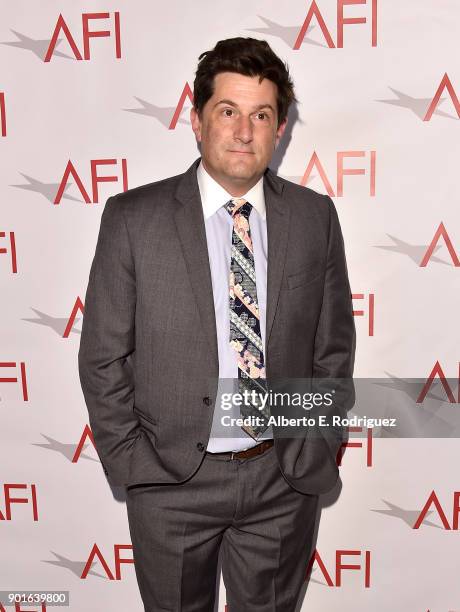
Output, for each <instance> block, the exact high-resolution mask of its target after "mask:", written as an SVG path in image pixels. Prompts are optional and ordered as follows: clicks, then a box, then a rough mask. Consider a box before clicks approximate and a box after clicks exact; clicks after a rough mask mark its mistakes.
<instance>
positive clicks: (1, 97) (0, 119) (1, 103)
mask: <svg viewBox="0 0 460 612" xmlns="http://www.w3.org/2000/svg"><path fill="white" fill-rule="evenodd" d="M0 130H1V131H0V133H1V135H2V136H6V108H5V94H4V93H3V91H0Z"/></svg>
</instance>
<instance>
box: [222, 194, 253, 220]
mask: <svg viewBox="0 0 460 612" xmlns="http://www.w3.org/2000/svg"><path fill="white" fill-rule="evenodd" d="M225 209H226V211H227V212H228V214H229V215H231V216H232V217H234V216H235V215H236V214H239V215H243V217H245V218H246V219H249V215H250V214H251V210H252V204H250V203H249V202H247V201H246V200H245V199H244V198H233V199H232V200H229V201H228V202H227V203H226V204H225Z"/></svg>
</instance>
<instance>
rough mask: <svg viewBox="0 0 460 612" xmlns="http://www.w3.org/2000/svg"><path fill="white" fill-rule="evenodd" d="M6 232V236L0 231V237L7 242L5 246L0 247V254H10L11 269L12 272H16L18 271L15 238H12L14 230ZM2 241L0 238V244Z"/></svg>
mask: <svg viewBox="0 0 460 612" xmlns="http://www.w3.org/2000/svg"><path fill="white" fill-rule="evenodd" d="M8 234H9V235H8V237H7V235H6V232H0V239H2V238H3V239H6V241H7V243H9V244H8V246H7V247H4V246H2V247H0V255H7V254H9V255H10V261H11V271H12V272H13V274H16V273H17V271H18V266H17V261H16V240H15V238H14V232H8ZM2 242H4V241H3V240H0V244H2Z"/></svg>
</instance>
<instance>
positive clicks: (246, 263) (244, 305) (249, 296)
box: [225, 198, 270, 440]
mask: <svg viewBox="0 0 460 612" xmlns="http://www.w3.org/2000/svg"><path fill="white" fill-rule="evenodd" d="M225 209H226V210H227V212H228V213H229V214H230V215H231V216H232V218H233V232H232V253H231V261H230V288H229V289H230V345H231V346H232V347H233V348H234V349H235V351H236V352H237V360H238V389H239V392H240V393H243V392H244V391H248V392H249V393H251V396H250V397H251V402H250V403H249V405H246V404H245V403H244V402H243V403H242V405H241V416H243V417H247V416H252V417H259V421H260V424H257V422H255V424H254V426H251V425H243V426H242V429H243V430H244V431H245V432H246V433H248V434H249V435H250V436H251V437H252V438H254V439H255V440H257V439H258V438H259V437H260V436H261V435H262V434H263V432H264V431H265V430H266V429H267V427H268V425H267V424H266V419H268V417H269V416H270V410H269V407H268V405H266V406H265V408H264V409H259V408H260V407H261V405H262V404H261V396H265V395H266V393H267V384H266V373H265V362H264V351H263V344H262V336H261V333H260V313H259V305H258V302H257V290H256V272H255V267H254V250H253V245H252V240H251V232H250V228H249V215H250V214H251V210H252V205H251V204H250V203H249V202H247V201H246V200H245V199H244V198H234V199H232V200H230V201H229V202H227V203H226V204H225ZM253 391H254V392H255V393H252V392H253ZM246 396H248V394H246ZM253 422H254V420H253Z"/></svg>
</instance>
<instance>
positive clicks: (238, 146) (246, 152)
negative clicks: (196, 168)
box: [190, 72, 287, 196]
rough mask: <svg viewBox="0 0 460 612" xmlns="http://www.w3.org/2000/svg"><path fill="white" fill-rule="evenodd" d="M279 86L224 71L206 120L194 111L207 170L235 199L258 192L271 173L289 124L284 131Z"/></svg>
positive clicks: (206, 110) (217, 80)
mask: <svg viewBox="0 0 460 612" xmlns="http://www.w3.org/2000/svg"><path fill="white" fill-rule="evenodd" d="M276 95H277V86H276V85H275V83H273V81H270V80H268V79H264V80H263V81H262V82H261V83H259V77H257V76H256V77H248V76H244V75H242V74H238V73H234V72H221V73H219V74H217V75H216V77H215V78H214V94H213V95H212V97H211V98H210V99H209V100H208V101H207V102H206V104H205V106H204V108H203V111H202V114H201V119H200V118H199V117H198V113H197V112H196V110H195V109H194V108H192V110H191V111H190V119H191V122H192V129H193V131H194V133H195V136H196V139H197V142H200V143H201V158H202V163H203V165H204V167H205V169H206V170H207V171H208V172H209V174H210V175H211V176H212V177H213V178H214V179H215V180H216V181H217V182H218V183H220V185H222V187H224V189H226V190H227V191H228V192H229V193H230V194H231V195H233V196H241V195H243V194H245V193H246V192H247V191H248V190H249V189H250V188H251V187H253V186H254V185H255V184H256V183H257V181H258V180H259V179H260V177H261V176H262V174H263V173H264V172H265V169H266V168H267V166H268V164H269V163H270V160H271V158H272V155H273V151H274V150H275V147H276V145H277V144H278V142H279V140H280V138H281V136H282V135H283V133H284V130H285V127H286V124H287V120H286V121H284V122H283V123H282V124H281V125H280V126H279V127H277V125H278V113H277V105H276Z"/></svg>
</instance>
